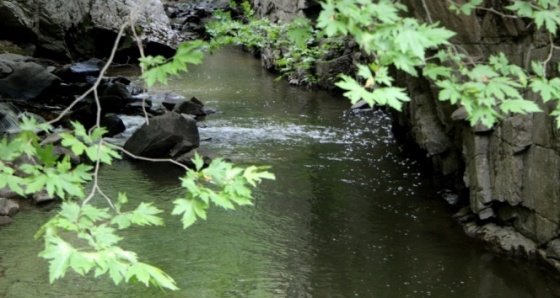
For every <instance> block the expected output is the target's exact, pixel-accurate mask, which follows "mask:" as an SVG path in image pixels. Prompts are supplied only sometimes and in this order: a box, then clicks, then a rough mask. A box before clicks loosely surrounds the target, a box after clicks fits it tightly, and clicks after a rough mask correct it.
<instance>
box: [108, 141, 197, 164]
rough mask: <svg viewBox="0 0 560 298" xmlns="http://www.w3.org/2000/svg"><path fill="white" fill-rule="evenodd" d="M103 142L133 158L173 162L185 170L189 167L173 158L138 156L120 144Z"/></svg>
mask: <svg viewBox="0 0 560 298" xmlns="http://www.w3.org/2000/svg"><path fill="white" fill-rule="evenodd" d="M105 144H106V145H107V146H109V147H113V149H116V150H119V151H121V152H122V153H124V154H126V155H128V156H130V157H132V158H134V159H138V160H144V161H151V162H167V163H172V164H174V165H176V166H179V167H181V168H183V169H185V170H186V171H188V170H190V169H189V167H187V166H186V165H184V164H182V163H180V162H178V161H176V160H173V159H171V158H149V157H143V156H139V155H136V154H134V153H131V152H129V151H127V150H126V149H124V148H123V147H121V146H117V145H113V144H110V143H105Z"/></svg>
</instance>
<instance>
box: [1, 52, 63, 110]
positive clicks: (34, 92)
mask: <svg viewBox="0 0 560 298" xmlns="http://www.w3.org/2000/svg"><path fill="white" fill-rule="evenodd" d="M59 83H60V79H59V78H58V77H57V76H55V75H54V74H52V73H50V72H49V71H48V70H47V69H46V68H45V67H44V66H42V65H39V64H37V63H35V62H31V61H28V59H25V57H23V56H19V55H0V96H4V97H8V98H13V99H24V100H28V99H32V98H36V97H38V96H39V95H41V94H42V93H43V92H44V91H45V90H47V89H48V88H50V87H51V86H54V85H57V84H59Z"/></svg>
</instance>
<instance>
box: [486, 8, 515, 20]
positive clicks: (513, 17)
mask: <svg viewBox="0 0 560 298" xmlns="http://www.w3.org/2000/svg"><path fill="white" fill-rule="evenodd" d="M476 9H479V10H486V11H489V12H493V13H495V14H497V15H499V16H501V17H504V18H510V19H519V18H520V17H519V16H516V15H511V14H505V13H503V12H499V11H497V10H495V9H493V8H487V7H477V8H476Z"/></svg>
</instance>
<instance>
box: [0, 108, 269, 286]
mask: <svg viewBox="0 0 560 298" xmlns="http://www.w3.org/2000/svg"><path fill="white" fill-rule="evenodd" d="M72 125H73V127H74V130H73V131H72V132H69V131H66V132H62V133H59V134H58V135H59V136H60V138H61V142H60V145H61V146H64V147H65V148H67V149H69V150H71V151H72V153H73V154H75V155H78V156H84V157H88V158H89V160H90V161H91V162H92V163H95V164H96V165H97V166H99V164H100V163H103V164H107V165H110V164H111V163H112V161H113V160H114V159H115V158H120V155H119V153H118V152H117V151H116V149H117V148H116V147H115V146H113V145H111V144H108V143H105V142H104V141H103V139H102V135H103V134H104V133H105V132H106V130H105V129H103V128H95V129H93V130H91V131H90V132H87V131H86V130H85V129H84V127H83V126H82V125H81V124H80V123H77V122H74V123H72ZM21 129H22V131H21V132H20V133H19V134H17V135H16V136H13V137H12V138H10V139H9V138H8V136H4V137H3V138H2V141H1V142H0V151H1V152H3V156H2V159H1V160H0V187H5V186H8V187H9V188H10V189H12V190H13V191H15V192H17V193H18V194H20V195H21V196H26V195H29V194H34V193H36V192H39V191H42V190H43V189H44V190H46V191H47V193H48V194H49V195H50V196H57V197H58V198H60V199H62V204H61V207H60V211H59V212H58V213H57V214H56V216H54V217H53V218H52V219H51V220H49V221H48V222H47V223H45V224H44V225H43V227H42V228H41V229H40V230H39V231H38V232H37V234H36V235H35V237H36V238H41V237H42V238H43V240H44V243H45V249H44V250H43V251H41V253H40V254H39V256H41V257H43V258H45V259H47V260H49V263H50V265H49V276H50V281H51V282H54V281H55V280H56V279H58V278H61V277H64V276H65V274H66V272H67V271H68V270H73V271H75V272H77V273H78V274H80V275H87V274H89V273H93V276H95V277H98V276H100V275H103V274H109V276H110V278H111V279H112V280H113V281H114V283H115V284H119V283H121V282H122V281H126V282H128V281H131V280H133V281H139V282H141V283H143V284H145V285H149V284H152V285H156V286H158V287H162V288H166V289H170V290H176V289H177V286H176V284H175V281H174V280H173V278H172V277H170V276H169V275H167V274H166V273H165V272H163V271H162V270H161V269H159V268H157V267H154V266H151V265H149V264H146V263H143V262H140V261H139V260H138V257H137V255H136V253H134V252H132V251H127V250H125V249H123V248H121V247H120V246H118V244H119V242H120V241H121V240H122V237H121V236H119V235H118V234H117V233H118V231H120V230H123V229H126V228H129V227H131V226H147V225H154V226H162V225H163V220H162V219H161V218H160V217H159V216H158V214H160V213H161V212H162V210H160V209H158V208H157V207H155V206H154V205H153V204H152V203H146V202H141V203H140V204H139V205H138V206H137V207H136V208H135V209H133V210H128V211H125V210H124V208H123V206H124V205H125V203H127V201H128V199H127V197H126V194H125V193H120V194H119V196H118V200H117V201H116V202H113V201H112V200H111V199H110V198H108V197H106V196H105V198H106V199H107V202H108V205H109V207H107V208H98V207H94V206H92V205H91V204H90V199H91V198H92V197H93V194H94V193H93V192H94V190H95V187H94V190H92V192H91V193H90V194H89V196H87V197H86V194H85V193H84V184H85V183H86V182H88V181H91V180H94V178H96V177H95V175H96V173H92V170H93V169H94V167H93V166H91V165H87V164H85V163H80V164H78V165H76V166H73V165H72V164H71V163H70V158H69V157H68V156H63V157H62V156H58V155H55V154H53V145H43V144H41V142H40V138H39V136H38V133H39V132H50V131H51V130H52V127H51V126H50V125H49V124H39V123H37V122H36V120H34V118H23V122H22V124H21ZM22 158H25V160H22ZM193 161H194V163H195V165H196V169H189V170H188V171H187V174H186V176H185V177H184V178H182V179H181V180H182V186H183V187H185V191H186V195H185V197H184V198H180V199H177V200H175V202H174V204H175V208H174V209H173V211H172V214H177V215H182V222H183V226H184V227H185V228H187V227H188V226H190V225H192V224H193V223H194V222H195V221H196V219H197V216H198V217H200V218H204V219H206V213H205V210H206V209H207V208H208V207H209V203H210V202H213V203H214V204H215V205H217V206H221V207H223V208H225V209H234V204H237V205H250V204H252V203H251V199H252V190H251V187H256V185H257V183H259V182H261V181H262V180H263V179H274V175H273V174H271V173H269V172H267V171H266V169H267V168H266V167H262V168H257V167H255V166H250V167H247V168H241V167H234V166H233V165H232V164H231V163H228V162H225V161H223V160H222V159H216V160H214V161H213V162H212V163H211V164H210V166H209V167H208V168H205V169H203V161H202V158H201V157H200V156H198V155H196V157H195V159H194V160H193ZM97 169H98V168H96V170H97ZM95 172H96V171H95ZM216 188H217V189H216ZM99 192H100V194H101V195H102V196H104V194H103V193H102V192H101V191H100V189H99Z"/></svg>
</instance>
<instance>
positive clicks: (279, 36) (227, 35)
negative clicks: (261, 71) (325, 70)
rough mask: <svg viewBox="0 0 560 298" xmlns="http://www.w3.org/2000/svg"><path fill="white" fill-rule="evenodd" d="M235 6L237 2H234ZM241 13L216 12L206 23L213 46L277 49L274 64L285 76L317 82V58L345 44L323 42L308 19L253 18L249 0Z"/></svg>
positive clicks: (339, 41)
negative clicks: (234, 14) (283, 21)
mask: <svg viewBox="0 0 560 298" xmlns="http://www.w3.org/2000/svg"><path fill="white" fill-rule="evenodd" d="M231 6H232V8H233V9H236V7H235V4H231ZM241 7H242V12H243V14H242V16H241V17H239V18H233V17H232V16H231V13H230V12H225V11H217V12H215V13H214V15H213V20H212V21H211V22H209V23H208V24H207V25H206V30H207V32H208V33H210V34H211V35H212V42H211V48H214V47H217V46H223V45H229V44H233V45H243V46H246V47H248V48H253V49H256V50H259V51H262V50H264V49H273V50H274V61H273V63H274V67H275V68H276V69H278V71H279V72H280V74H281V76H282V77H286V78H289V79H291V78H301V82H302V83H303V82H305V83H306V84H313V83H315V82H316V81H317V78H316V76H315V71H314V67H315V64H316V63H317V61H319V60H320V59H321V58H323V57H325V55H326V54H327V53H328V52H329V51H331V50H336V49H340V48H341V47H342V40H341V39H329V40H327V41H320V34H319V32H318V31H317V30H316V29H315V28H314V27H313V26H312V25H311V22H310V21H309V20H307V19H305V18H297V19H295V20H294V21H292V22H290V23H289V24H283V23H282V24H276V23H272V22H271V21H270V20H268V19H266V18H262V19H258V18H255V17H254V11H253V10H252V9H251V6H250V4H249V3H248V2H246V1H245V2H243V3H242V4H241Z"/></svg>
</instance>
